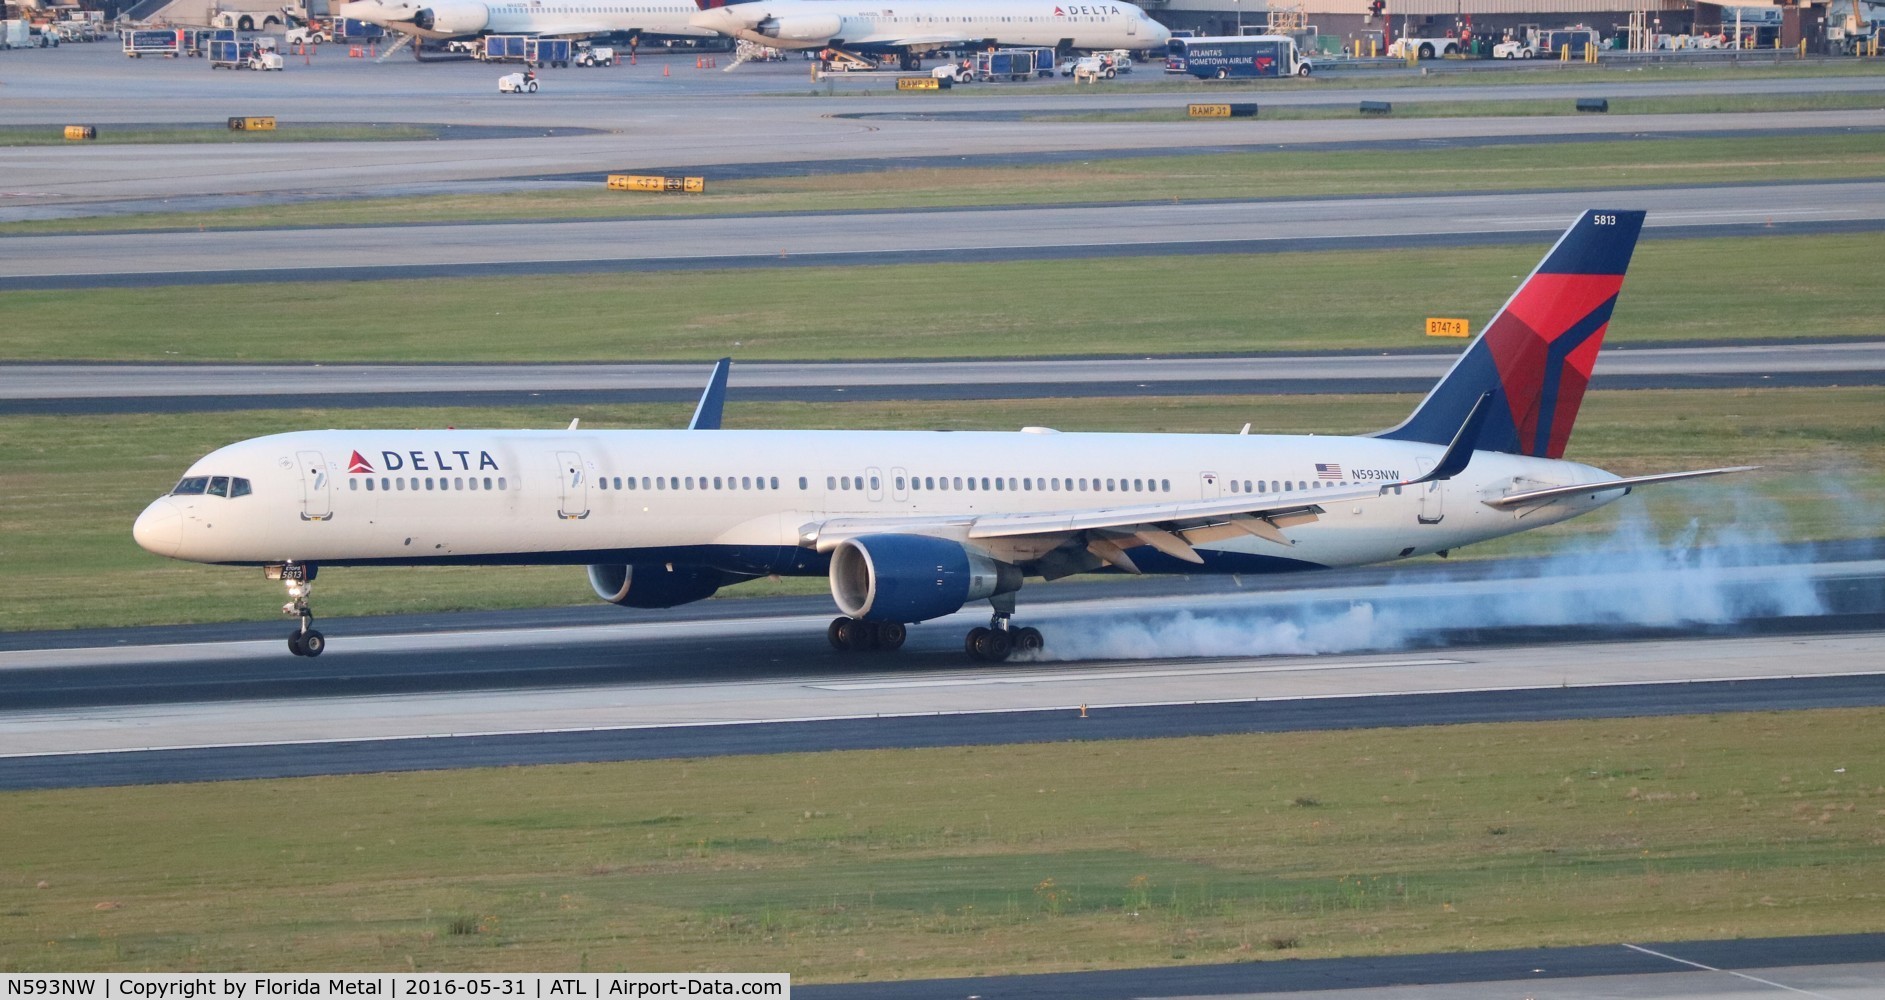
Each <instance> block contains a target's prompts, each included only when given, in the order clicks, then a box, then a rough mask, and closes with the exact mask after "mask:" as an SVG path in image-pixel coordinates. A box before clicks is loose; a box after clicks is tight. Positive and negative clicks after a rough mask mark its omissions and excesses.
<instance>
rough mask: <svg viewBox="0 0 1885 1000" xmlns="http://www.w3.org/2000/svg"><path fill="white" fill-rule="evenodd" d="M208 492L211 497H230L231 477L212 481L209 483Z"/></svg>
mask: <svg viewBox="0 0 1885 1000" xmlns="http://www.w3.org/2000/svg"><path fill="white" fill-rule="evenodd" d="M207 492H208V493H209V495H210V496H213V497H226V496H228V495H229V477H228V476H217V477H216V478H214V479H211V480H210V481H209V489H208V490H207Z"/></svg>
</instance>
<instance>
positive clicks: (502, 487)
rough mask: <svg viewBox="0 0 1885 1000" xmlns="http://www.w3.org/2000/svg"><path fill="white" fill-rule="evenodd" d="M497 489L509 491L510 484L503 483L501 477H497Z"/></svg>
mask: <svg viewBox="0 0 1885 1000" xmlns="http://www.w3.org/2000/svg"><path fill="white" fill-rule="evenodd" d="M497 488H498V489H500V490H508V489H510V484H509V483H508V482H505V480H504V477H503V476H499V477H497Z"/></svg>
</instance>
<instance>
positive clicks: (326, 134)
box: [0, 122, 449, 148]
mask: <svg viewBox="0 0 1885 1000" xmlns="http://www.w3.org/2000/svg"><path fill="white" fill-rule="evenodd" d="M447 128H448V127H447V126H442V125H401V124H392V125H282V126H279V127H277V128H275V129H273V130H271V131H262V132H248V131H236V130H233V129H230V128H228V127H227V125H226V124H225V123H223V122H218V123H216V124H214V125H203V126H198V127H194V128H192V127H187V126H179V127H154V126H143V125H102V126H99V129H98V138H96V139H89V140H85V142H86V144H88V145H97V146H127V145H151V144H156V143H209V142H233V143H270V142H398V141H410V140H414V139H440V138H445V137H446V136H447V135H448V134H449V133H448V132H447V131H446V129H447ZM64 145H76V143H73V142H72V141H71V140H69V139H67V138H65V129H64V126H50V125H49V126H41V127H38V128H29V127H26V126H19V125H6V126H0V148H5V147H8V146H64Z"/></svg>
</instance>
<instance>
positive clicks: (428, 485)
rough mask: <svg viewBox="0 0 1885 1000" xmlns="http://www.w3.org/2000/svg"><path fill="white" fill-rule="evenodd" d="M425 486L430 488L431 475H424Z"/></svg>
mask: <svg viewBox="0 0 1885 1000" xmlns="http://www.w3.org/2000/svg"><path fill="white" fill-rule="evenodd" d="M425 488H426V489H427V490H430V489H431V488H432V477H431V476H427V477H425Z"/></svg>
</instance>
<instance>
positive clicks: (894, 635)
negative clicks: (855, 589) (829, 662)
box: [825, 618, 910, 653]
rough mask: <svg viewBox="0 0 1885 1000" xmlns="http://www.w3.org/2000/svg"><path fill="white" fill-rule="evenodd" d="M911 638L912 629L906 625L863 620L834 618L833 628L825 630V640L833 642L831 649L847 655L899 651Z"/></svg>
mask: <svg viewBox="0 0 1885 1000" xmlns="http://www.w3.org/2000/svg"><path fill="white" fill-rule="evenodd" d="M909 637H910V629H909V627H908V626H906V625H901V624H899V623H897V622H869V621H865V620H864V619H862V618H834V619H832V622H831V626H830V627H829V628H827V629H825V638H827V639H829V640H831V648H832V649H836V650H839V651H841V652H847V653H862V652H866V651H868V650H873V649H881V650H886V651H888V650H892V649H897V648H899V647H901V646H902V645H903V640H905V639H907V638H909Z"/></svg>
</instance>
